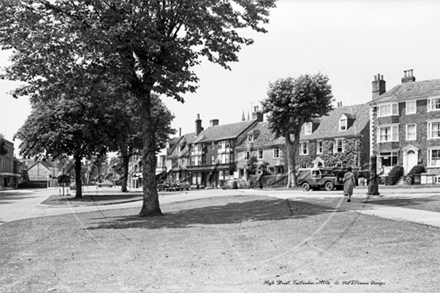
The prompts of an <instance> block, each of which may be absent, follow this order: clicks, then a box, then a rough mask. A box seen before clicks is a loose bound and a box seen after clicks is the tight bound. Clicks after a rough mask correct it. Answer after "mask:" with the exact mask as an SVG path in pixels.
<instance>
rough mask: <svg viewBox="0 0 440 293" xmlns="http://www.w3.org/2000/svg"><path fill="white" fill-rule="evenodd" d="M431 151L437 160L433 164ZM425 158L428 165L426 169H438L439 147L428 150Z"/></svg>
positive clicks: (439, 163)
mask: <svg viewBox="0 0 440 293" xmlns="http://www.w3.org/2000/svg"><path fill="white" fill-rule="evenodd" d="M432 151H435V152H436V153H437V156H438V158H439V159H437V160H435V162H433V160H432ZM427 156H428V165H427V166H428V167H440V147H433V148H429V149H428V153H427Z"/></svg>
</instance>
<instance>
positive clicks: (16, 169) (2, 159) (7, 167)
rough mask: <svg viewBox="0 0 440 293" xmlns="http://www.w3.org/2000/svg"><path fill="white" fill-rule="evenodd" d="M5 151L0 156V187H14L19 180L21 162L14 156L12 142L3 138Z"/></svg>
mask: <svg viewBox="0 0 440 293" xmlns="http://www.w3.org/2000/svg"><path fill="white" fill-rule="evenodd" d="M3 145H4V148H5V149H6V151H7V153H6V154H4V155H1V156H0V189H4V188H12V187H16V186H17V184H18V183H20V181H21V168H22V163H21V162H20V161H19V160H18V159H17V158H15V157H14V143H13V142H10V141H8V140H6V139H3Z"/></svg>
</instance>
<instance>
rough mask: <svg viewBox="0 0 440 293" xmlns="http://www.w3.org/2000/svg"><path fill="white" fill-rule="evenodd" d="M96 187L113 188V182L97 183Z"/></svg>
mask: <svg viewBox="0 0 440 293" xmlns="http://www.w3.org/2000/svg"><path fill="white" fill-rule="evenodd" d="M98 187H113V182H109V181H104V182H98Z"/></svg>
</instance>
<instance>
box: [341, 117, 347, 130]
mask: <svg viewBox="0 0 440 293" xmlns="http://www.w3.org/2000/svg"><path fill="white" fill-rule="evenodd" d="M347 122H348V119H347V116H345V115H342V116H341V118H339V131H345V130H347V129H348V123H347Z"/></svg>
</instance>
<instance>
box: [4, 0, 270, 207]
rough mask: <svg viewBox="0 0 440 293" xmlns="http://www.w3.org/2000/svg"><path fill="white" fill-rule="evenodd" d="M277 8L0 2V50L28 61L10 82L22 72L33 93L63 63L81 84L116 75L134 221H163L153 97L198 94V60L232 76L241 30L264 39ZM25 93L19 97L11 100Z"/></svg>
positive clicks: (194, 1) (196, 0) (266, 1)
mask: <svg viewBox="0 0 440 293" xmlns="http://www.w3.org/2000/svg"><path fill="white" fill-rule="evenodd" d="M274 2H275V0H261V1H242V0H231V1H218V0H204V1H200V0H186V1H173V0H164V1H145V0H132V1H104V0H92V1H70V0H58V1H49V0H46V1H45V0H39V1H34V0H21V1H3V2H2V3H1V4H0V45H1V46H3V47H4V48H6V49H12V48H13V49H15V50H16V53H15V54H14V56H13V58H12V61H13V62H14V61H15V60H16V59H17V58H18V59H20V58H21V59H23V60H26V62H21V63H22V64H25V65H26V66H21V67H20V68H17V67H14V65H13V66H12V69H10V71H9V78H10V79H11V77H14V76H16V72H15V69H17V70H19V72H20V73H21V74H19V75H20V76H19V77H20V78H19V77H18V76H17V78H19V79H20V80H23V79H24V80H25V81H26V82H28V83H31V84H33V86H34V88H35V89H37V90H38V87H39V86H38V81H40V80H41V78H40V75H41V74H42V73H45V72H47V71H49V74H46V75H44V76H45V78H46V79H48V78H52V76H51V75H50V72H51V71H52V70H55V71H59V69H60V68H61V69H62V68H65V66H64V62H67V61H69V62H73V64H74V65H77V66H78V67H81V69H82V70H83V71H84V74H83V75H82V76H83V79H90V76H100V75H101V74H105V75H106V76H113V77H114V78H115V80H118V82H119V87H120V88H124V89H125V90H127V91H128V92H130V94H132V95H133V97H134V98H135V100H136V104H137V107H138V108H139V116H140V124H141V127H142V130H141V133H142V144H143V149H142V162H143V166H144V168H143V205H142V209H141V211H140V213H139V215H140V216H154V215H162V212H161V210H160V206H159V199H158V193H157V188H156V176H155V168H156V153H155V150H156V145H157V144H156V136H155V133H154V123H153V115H152V109H153V103H154V101H153V99H152V94H153V93H157V94H158V95H167V96H169V97H172V98H174V99H176V100H177V101H181V102H183V101H184V99H183V94H185V93H187V92H195V91H196V89H197V87H198V85H197V81H198V78H197V76H196V74H195V72H194V71H193V68H194V66H196V65H199V64H200V63H201V60H202V58H206V59H208V60H209V61H210V62H213V63H216V64H219V65H220V66H222V67H224V68H225V69H230V67H229V65H228V64H229V63H230V62H236V61H238V56H237V54H238V52H239V51H240V50H241V46H242V45H250V44H252V43H253V40H252V39H250V38H246V37H242V36H241V35H240V34H239V30H241V29H246V28H250V29H252V30H254V31H256V32H266V30H265V29H264V27H263V25H264V24H266V23H268V21H269V19H268V16H269V10H270V8H273V7H275V4H274ZM240 33H241V32H240ZM66 52H67V53H66ZM14 58H15V59H14ZM51 58H52V59H56V60H61V61H63V62H59V64H58V66H50V65H51V64H53V61H54V60H49V66H48V64H46V63H45V62H43V61H47V59H51ZM66 60H67V61H66ZM34 63H38V64H39V66H36V65H35V64H34ZM37 69H38V70H37ZM74 72H75V71H74ZM69 74H70V71H69V70H61V71H60V72H59V75H55V76H53V79H54V81H55V82H56V83H57V84H59V85H60V86H61V85H62V81H63V80H64V78H62V79H61V80H60V79H59V78H60V77H61V76H66V75H69ZM74 78H76V79H75V80H76V81H78V82H79V84H81V82H82V79H81V76H78V75H76V74H75V75H74ZM12 79H13V78H12ZM43 81H44V80H43ZM32 82H33V83H32ZM29 89H30V88H29V87H28V90H29ZM28 90H22V91H16V95H20V94H21V95H23V94H25V93H26V92H28ZM110 98H111V97H109V99H110Z"/></svg>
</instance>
